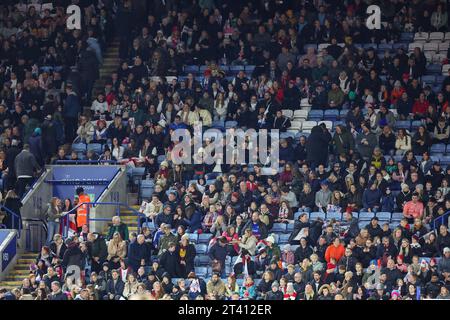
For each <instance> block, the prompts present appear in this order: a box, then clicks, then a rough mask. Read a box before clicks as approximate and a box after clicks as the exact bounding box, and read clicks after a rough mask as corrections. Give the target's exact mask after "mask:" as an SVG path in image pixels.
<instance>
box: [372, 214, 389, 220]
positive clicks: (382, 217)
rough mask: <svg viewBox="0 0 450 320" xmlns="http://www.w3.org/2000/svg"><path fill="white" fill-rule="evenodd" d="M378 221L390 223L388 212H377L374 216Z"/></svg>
mask: <svg viewBox="0 0 450 320" xmlns="http://www.w3.org/2000/svg"><path fill="white" fill-rule="evenodd" d="M375 216H376V217H377V218H378V219H380V221H391V213H390V212H377V213H376V215H375Z"/></svg>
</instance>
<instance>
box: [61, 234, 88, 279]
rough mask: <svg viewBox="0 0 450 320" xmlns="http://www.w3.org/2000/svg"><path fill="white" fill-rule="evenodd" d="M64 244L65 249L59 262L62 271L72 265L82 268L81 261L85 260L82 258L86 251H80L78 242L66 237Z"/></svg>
mask: <svg viewBox="0 0 450 320" xmlns="http://www.w3.org/2000/svg"><path fill="white" fill-rule="evenodd" d="M66 245H67V250H66V252H65V253H64V256H63V261H62V263H61V265H62V267H63V268H64V271H66V270H67V268H68V267H69V266H72V265H75V266H78V267H79V268H80V270H82V269H84V264H83V262H84V261H85V260H84V258H85V256H86V253H83V251H81V249H80V245H79V243H78V242H76V241H73V240H72V239H68V240H67V241H66Z"/></svg>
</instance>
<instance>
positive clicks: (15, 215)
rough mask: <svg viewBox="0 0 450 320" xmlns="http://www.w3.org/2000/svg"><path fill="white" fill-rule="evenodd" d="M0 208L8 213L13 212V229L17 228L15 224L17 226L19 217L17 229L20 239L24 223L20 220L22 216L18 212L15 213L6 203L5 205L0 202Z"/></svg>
mask: <svg viewBox="0 0 450 320" xmlns="http://www.w3.org/2000/svg"><path fill="white" fill-rule="evenodd" d="M0 209H3V210H5V211H6V212H7V213H9V214H11V216H12V219H11V220H12V227H13V229H16V228H15V226H16V219H17V230H18V236H17V238H18V239H20V234H21V233H22V224H21V223H20V220H21V218H20V216H19V215H18V214H17V213H15V212H14V211H12V210H11V209H10V208H8V207H6V206H5V205H3V204H1V203H0Z"/></svg>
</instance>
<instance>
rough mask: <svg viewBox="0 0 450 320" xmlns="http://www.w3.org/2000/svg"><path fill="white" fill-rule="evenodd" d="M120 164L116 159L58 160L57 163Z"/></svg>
mask: <svg viewBox="0 0 450 320" xmlns="http://www.w3.org/2000/svg"><path fill="white" fill-rule="evenodd" d="M104 163H107V164H120V163H119V162H118V161H115V160H57V161H56V163H55V164H56V165H58V164H104Z"/></svg>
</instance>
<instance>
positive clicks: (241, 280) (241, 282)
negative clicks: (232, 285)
mask: <svg viewBox="0 0 450 320" xmlns="http://www.w3.org/2000/svg"><path fill="white" fill-rule="evenodd" d="M236 284H237V285H238V286H239V288H240V287H242V285H243V284H244V279H236Z"/></svg>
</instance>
